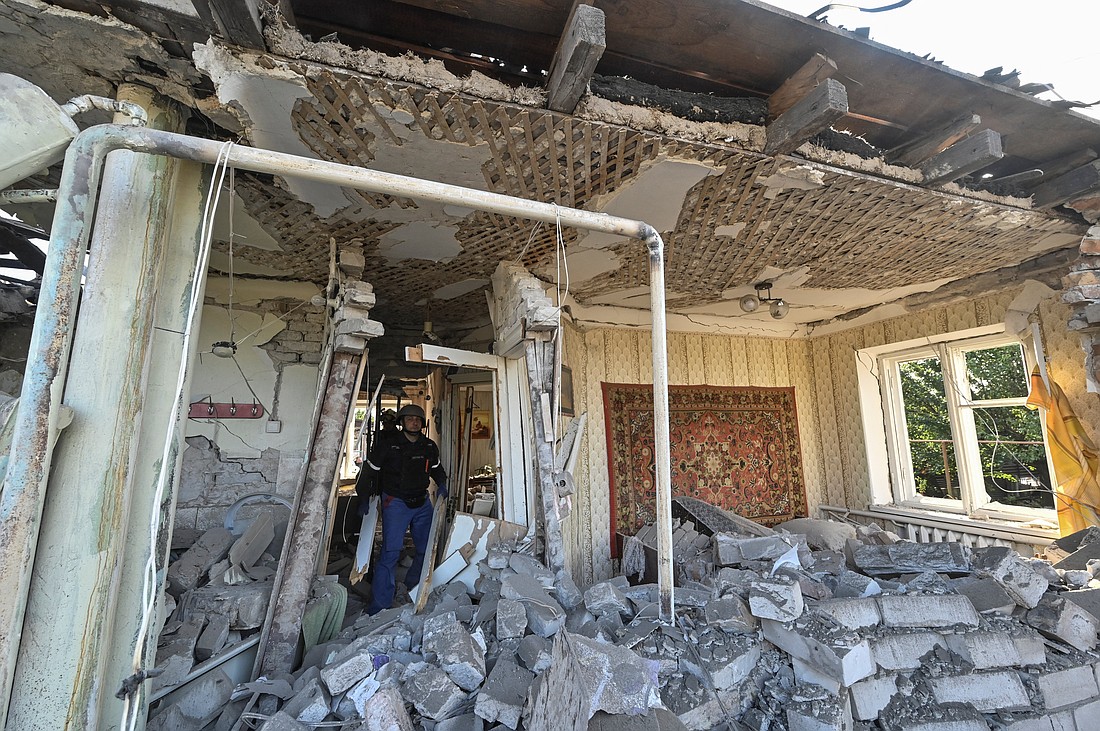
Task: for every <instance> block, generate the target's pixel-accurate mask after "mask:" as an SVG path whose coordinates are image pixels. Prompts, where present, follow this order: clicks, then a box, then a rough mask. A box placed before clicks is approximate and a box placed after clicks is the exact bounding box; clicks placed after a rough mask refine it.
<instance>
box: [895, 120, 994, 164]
mask: <svg viewBox="0 0 1100 731" xmlns="http://www.w3.org/2000/svg"><path fill="white" fill-rule="evenodd" d="M981 123H982V118H981V117H979V116H978V115H977V114H973V113H968V114H964V115H962V116H961V117H955V118H954V119H952V120H950V121H948V122H945V123H944V124H941V125H939V126H938V127H935V128H934V129H932V130H931V131H929V132H925V133H924V134H922V135H921V136H920V137H917V138H916V139H914V140H910V141H909V142H906V143H905V144H903V145H899V146H897V147H895V148H894V149H892V150H890V151H888V152H887V153H886V161H887V162H889V163H892V164H894V165H907V166H909V167H917V166H918V165H920V164H921V163H923V162H925V161H927V160H929V159H931V158H932V157H934V156H935V155H938V154H940V153H941V152H943V151H944V150H946V149H947V148H948V147H951V145H953V144H955V143H956V142H958V141H959V140H962V139H964V138H965V137H966V136H967V135H968V134H970V133H971V132H973V131H974V130H976V129H977V128H978V127H979V126H980V125H981Z"/></svg>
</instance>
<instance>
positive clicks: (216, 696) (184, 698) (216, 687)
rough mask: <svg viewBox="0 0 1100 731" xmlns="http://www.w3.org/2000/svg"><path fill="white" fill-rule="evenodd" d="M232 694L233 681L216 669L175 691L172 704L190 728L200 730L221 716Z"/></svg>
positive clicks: (223, 672) (222, 671)
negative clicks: (188, 722) (188, 723)
mask: <svg viewBox="0 0 1100 731" xmlns="http://www.w3.org/2000/svg"><path fill="white" fill-rule="evenodd" d="M232 694H233V681H232V680H231V679H230V678H229V676H228V675H226V674H225V671H224V670H222V669H221V668H217V669H215V670H212V671H210V672H208V673H206V674H204V675H203V676H202V677H201V678H198V679H196V680H194V681H192V682H190V683H188V684H187V685H186V686H185V687H183V688H181V689H180V690H178V691H176V692H175V693H174V694H173V697H172V704H173V706H175V707H176V708H177V709H178V710H179V712H180V713H181V714H182V715H183V717H184V718H186V719H187V720H188V721H190V724H191V726H190V728H202V727H203V726H205V725H206V724H208V723H210V722H211V721H213V720H214V719H216V718H217V717H218V716H219V715H221V712H222V708H223V707H224V706H225V705H226V704H227V703H229V698H230V696H231V695H232Z"/></svg>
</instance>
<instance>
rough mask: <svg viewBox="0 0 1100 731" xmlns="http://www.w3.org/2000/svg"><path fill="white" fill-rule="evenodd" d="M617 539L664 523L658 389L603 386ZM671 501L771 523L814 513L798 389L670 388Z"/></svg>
mask: <svg viewBox="0 0 1100 731" xmlns="http://www.w3.org/2000/svg"><path fill="white" fill-rule="evenodd" d="M603 396H604V407H605V408H604V413H605V414H606V418H607V454H608V462H609V464H608V470H609V473H610V476H611V521H612V526H611V530H612V535H614V534H616V533H620V534H624V535H634V534H635V533H636V532H637V531H638V529H640V528H641V527H642V526H643V525H644V524H646V523H653V522H655V521H656V520H657V509H656V500H655V495H656V481H655V479H656V478H655V476H654V439H653V387H652V386H650V385H640V384H622V383H604V384H603ZM668 399H669V422H670V424H669V430H670V437H671V451H672V495H673V497H676V496H679V495H687V496H690V497H694V498H699V499H700V500H705V501H706V502H708V503H711V504H712V505H716V506H718V507H720V508H723V509H725V510H731V511H733V512H735V513H737V514H738V515H741V516H744V517H746V518H751V519H753V520H755V521H757V522H758V523H761V524H763V525H768V526H771V525H776V524H778V523H782V522H783V521H785V520H790V519H791V518H794V517H799V516H805V515H806V485H805V481H804V479H803V473H802V452H801V448H800V447H799V442H798V415H797V412H796V410H795V401H794V388H756V387H748V386H746V387H740V386H738V387H721V386H670V387H669V392H668Z"/></svg>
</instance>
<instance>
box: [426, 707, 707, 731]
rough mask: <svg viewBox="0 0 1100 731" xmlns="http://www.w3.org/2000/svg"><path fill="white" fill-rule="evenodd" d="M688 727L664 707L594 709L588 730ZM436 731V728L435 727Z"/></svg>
mask: <svg viewBox="0 0 1100 731" xmlns="http://www.w3.org/2000/svg"><path fill="white" fill-rule="evenodd" d="M687 729H688V727H687V726H685V725H684V723H683V722H682V721H681V720H680V719H679V718H677V717H676V716H675V714H673V713H672V711H669V710H668V709H665V708H650V709H649V712H648V713H646V715H644V716H621V715H618V716H616V715H612V714H610V713H604V712H603V711H596V713H595V715H593V716H592V718H591V719H589V721H588V731H687ZM437 731H438V729H437Z"/></svg>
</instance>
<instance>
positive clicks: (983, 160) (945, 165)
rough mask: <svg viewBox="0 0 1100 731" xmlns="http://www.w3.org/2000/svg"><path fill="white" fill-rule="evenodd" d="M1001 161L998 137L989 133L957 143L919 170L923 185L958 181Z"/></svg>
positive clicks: (982, 133) (983, 131)
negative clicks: (921, 174)
mask: <svg viewBox="0 0 1100 731" xmlns="http://www.w3.org/2000/svg"><path fill="white" fill-rule="evenodd" d="M1002 157H1004V152H1002V151H1001V136H1000V135H999V134H997V133H996V132H994V131H993V130H991V129H983V130H982V131H981V132H979V133H978V134H976V135H972V136H970V137H967V138H966V139H965V140H961V141H959V142H956V143H955V144H953V145H951V147H948V148H947V149H946V150H944V151H943V152H941V153H940V154H938V155H936V156H935V157H933V158H932V159H930V160H928V162H926V163H925V164H924V165H922V166H921V168H920V170H921V172H922V173H924V184H925V185H937V184H939V183H947V182H950V181H952V180H958V179H959V178H961V177H963V176H964V175H969V174H970V173H972V172H974V171H976V170H981V169H982V168H984V167H986V166H988V165H992V164H993V163H995V162H997V161H998V160H1000V159H1001V158H1002Z"/></svg>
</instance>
